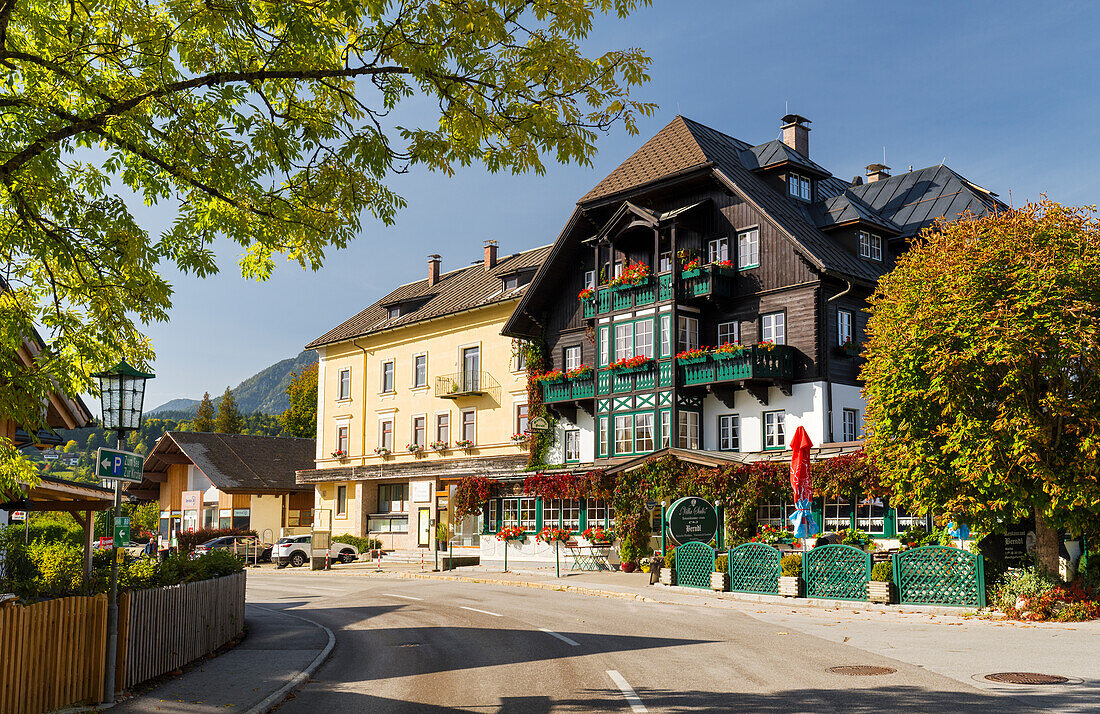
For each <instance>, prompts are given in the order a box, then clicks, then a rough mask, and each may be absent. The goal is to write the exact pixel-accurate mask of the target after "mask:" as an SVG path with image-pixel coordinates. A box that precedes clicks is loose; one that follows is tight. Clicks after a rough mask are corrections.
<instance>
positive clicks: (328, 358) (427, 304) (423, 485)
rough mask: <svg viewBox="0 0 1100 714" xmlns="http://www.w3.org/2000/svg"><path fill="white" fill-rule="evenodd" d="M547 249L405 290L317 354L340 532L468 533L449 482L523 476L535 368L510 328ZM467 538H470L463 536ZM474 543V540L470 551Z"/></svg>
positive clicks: (330, 503) (385, 537)
mask: <svg viewBox="0 0 1100 714" xmlns="http://www.w3.org/2000/svg"><path fill="white" fill-rule="evenodd" d="M547 252H548V249H547V248H540V249H535V250H532V251H526V252H523V253H517V254H514V255H510V256H506V257H503V258H501V259H500V260H497V258H496V247H495V245H491V244H490V245H487V246H486V250H485V259H484V261H483V262H479V263H478V264H476V265H474V266H470V267H467V268H462V269H460V270H456V271H451V272H449V273H445V274H440V272H439V259H438V258H437V257H433V259H432V260H431V261H429V271H428V272H429V276H428V279H427V280H422V281H418V282H416V283H412V284H409V285H405V286H401V287H399V288H398V289H396V290H395V291H393V292H392V293H391V294H390V295H388V296H386V297H385V298H383V299H382V300H380V301H379V302H377V303H375V304H374V305H372V306H370V307H368V308H367V309H365V310H364V311H363V312H361V313H359V314H358V315H356V316H355V317H353V318H351V319H350V320H348V321H347V322H345V323H344V324H342V325H341V326H339V327H337V328H335V329H334V330H332V331H330V332H329V333H328V334H326V335H325V336H322V337H321V338H318V339H317V340H315V341H314V342H312V343H310V345H308V347H310V348H313V349H316V350H317V353H318V390H317V392H318V396H317V398H318V403H317V454H316V468H315V469H312V470H309V471H300V472H299V473H298V481H299V483H303V484H305V483H308V484H313V486H314V488H315V492H314V496H315V506H316V508H317V509H319V510H321V511H327V512H329V513H330V514H331V519H332V532H333V534H334V535H340V534H345V533H346V534H351V535H355V536H361V537H369V538H376V539H378V540H380V541H381V542H382V547H383V548H384V549H386V550H405V549H415V548H432V547H435V543H436V541H437V533H436V531H437V524H444V525H446V526H448V530H447V538H448V539H451V538H453V537H455V536H456V535H458V537H460V538H461V537H463V536H472V537H473V538H475V539H476V527H474V526H473V525H472V524H465V526H464V524H457V523H455V524H452V523H451V520H452V519H451V518H450V517H449V515H448V505H449V502H450V490H451V486H452V485H453V484H455V483H457V481H458V479H460V478H461V477H463V476H469V475H485V476H501V475H511V474H514V473H517V472H518V471H521V470H522V469H523V468H524V467H525V465H526V460H527V447H526V444H525V442H524V441H523V440H522V439H521V438H518V437H517V435H518V434H522V433H523V432H525V431H526V430H527V374H526V366H525V365H524V364H523V362H522V359H521V357H520V355H519V353H518V351H517V350H515V349H514V347H513V344H512V340H511V339H510V338H506V337H503V336H502V335H501V334H500V331H501V328H502V327H503V325H504V323H505V321H506V320H507V319H508V317H509V316H510V315H511V313H512V310H513V309H514V308H515V305H516V302H517V301H518V300H519V298H520V297H521V296H522V294H523V292H524V290H525V289H526V285H527V283H528V282H529V281H530V279H531V277H532V276H533V275H534V272H535V271H536V270H537V269H538V267H539V266H540V265H541V264H542V260H543V259H544V258H545V255H546V253H547ZM468 539H469V538H468V537H467V540H468ZM467 544H472V543H467Z"/></svg>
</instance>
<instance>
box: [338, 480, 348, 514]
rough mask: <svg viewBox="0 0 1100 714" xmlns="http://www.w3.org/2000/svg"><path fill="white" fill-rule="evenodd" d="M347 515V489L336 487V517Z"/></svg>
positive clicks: (345, 487)
mask: <svg viewBox="0 0 1100 714" xmlns="http://www.w3.org/2000/svg"><path fill="white" fill-rule="evenodd" d="M347 515H348V487H347V486H337V487H336V516H337V517H338V518H339V517H343V516H347Z"/></svg>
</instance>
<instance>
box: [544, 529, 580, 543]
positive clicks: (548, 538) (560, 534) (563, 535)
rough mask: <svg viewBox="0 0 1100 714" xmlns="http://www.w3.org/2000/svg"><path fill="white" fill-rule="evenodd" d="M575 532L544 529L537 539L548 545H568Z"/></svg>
mask: <svg viewBox="0 0 1100 714" xmlns="http://www.w3.org/2000/svg"><path fill="white" fill-rule="evenodd" d="M572 535H573V531H571V530H569V529H568V528H543V529H542V530H541V531H539V534H538V535H537V536H535V539H536V540H538V541H540V542H542V543H546V544H547V545H549V544H551V543H554V542H557V543H566V542H568V541H569V539H570V538H571V537H572Z"/></svg>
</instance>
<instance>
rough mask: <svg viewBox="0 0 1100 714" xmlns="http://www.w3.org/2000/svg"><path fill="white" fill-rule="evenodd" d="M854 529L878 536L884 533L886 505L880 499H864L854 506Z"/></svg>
mask: <svg viewBox="0 0 1100 714" xmlns="http://www.w3.org/2000/svg"><path fill="white" fill-rule="evenodd" d="M856 528H858V529H859V530H861V531H867V532H868V533H873V534H876V535H880V534H882V533H885V532H886V504H885V503H883V501H882V499H881V498H866V499H864V500H862V501H860V502H859V505H857V506H856Z"/></svg>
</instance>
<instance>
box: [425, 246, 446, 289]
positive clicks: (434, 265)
mask: <svg viewBox="0 0 1100 714" xmlns="http://www.w3.org/2000/svg"><path fill="white" fill-rule="evenodd" d="M442 262H443V258H442V257H441V256H438V255H436V254H435V253H432V254H431V255H429V256H428V287H429V288H430V287H431V286H433V285H435V284H436V283H438V282H439V264H440V263H442Z"/></svg>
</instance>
